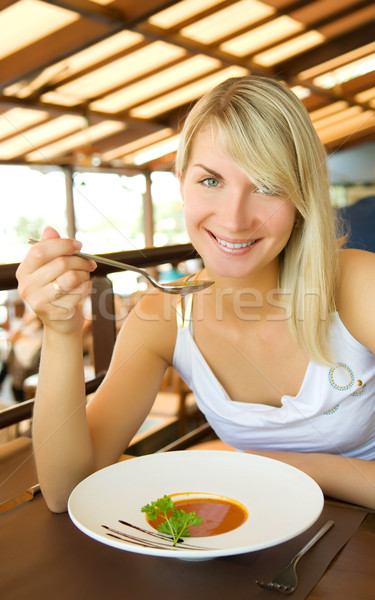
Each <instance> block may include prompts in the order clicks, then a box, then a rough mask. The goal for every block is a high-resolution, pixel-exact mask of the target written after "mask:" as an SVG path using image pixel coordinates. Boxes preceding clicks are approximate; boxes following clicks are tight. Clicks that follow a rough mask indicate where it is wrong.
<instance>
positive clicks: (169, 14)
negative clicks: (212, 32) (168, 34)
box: [148, 0, 218, 29]
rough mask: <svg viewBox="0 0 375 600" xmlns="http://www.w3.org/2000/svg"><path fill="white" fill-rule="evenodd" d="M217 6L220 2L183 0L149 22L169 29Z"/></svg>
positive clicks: (154, 16)
mask: <svg viewBox="0 0 375 600" xmlns="http://www.w3.org/2000/svg"><path fill="white" fill-rule="evenodd" d="M216 4H218V0H182V2H177V3H176V4H175V5H174V6H171V7H170V8H166V9H165V10H162V11H161V12H159V13H157V14H156V15H153V16H152V17H150V19H149V20H148V22H149V23H151V24H152V25H156V26H157V27H162V28H163V29H169V28H170V27H174V26H175V25H177V24H178V23H181V22H183V21H186V20H187V19H191V18H192V17H195V16H196V15H199V14H200V13H202V12H203V11H205V10H207V9H209V8H211V7H212V6H216Z"/></svg>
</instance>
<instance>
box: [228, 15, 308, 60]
mask: <svg viewBox="0 0 375 600" xmlns="http://www.w3.org/2000/svg"><path fill="white" fill-rule="evenodd" d="M304 28H305V26H304V25H303V24H302V23H300V22H299V21H296V20H295V19H291V18H290V17H288V16H286V15H284V16H282V17H278V18H276V19H273V20H272V21H270V22H269V23H265V24H264V25H259V27H256V28H255V29H253V30H252V31H248V32H246V33H243V34H241V35H239V36H237V37H234V38H232V39H231V40H228V41H227V42H224V43H223V44H221V45H220V50H223V51H224V52H229V53H230V54H234V55H235V56H245V55H247V54H252V53H254V52H257V51H258V50H260V49H261V48H262V47H263V46H268V45H269V44H275V43H277V42H279V41H280V40H282V39H284V38H286V37H287V36H289V35H293V34H295V33H299V32H300V31H302V30H303V29H304Z"/></svg>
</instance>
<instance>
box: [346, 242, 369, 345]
mask: <svg viewBox="0 0 375 600" xmlns="http://www.w3.org/2000/svg"><path fill="white" fill-rule="evenodd" d="M374 299H375V254H374V253H372V252H367V251H365V250H356V249H345V250H341V251H340V277H339V283H338V288H337V297H336V304H337V310H338V312H339V314H340V318H341V320H342V321H343V323H344V324H345V326H346V327H347V329H348V330H349V331H350V333H351V334H352V335H353V336H354V337H355V338H356V339H357V340H358V341H360V342H361V343H362V344H364V345H365V346H368V347H369V348H370V349H371V350H372V351H373V352H374V351H375V313H374V310H373V306H374Z"/></svg>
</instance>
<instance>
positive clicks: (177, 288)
mask: <svg viewBox="0 0 375 600" xmlns="http://www.w3.org/2000/svg"><path fill="white" fill-rule="evenodd" d="M28 241H29V244H37V243H38V242H39V240H34V239H33V238H29V240H28ZM75 254H76V256H80V257H81V258H86V259H88V260H89V259H91V260H94V261H95V262H98V263H102V264H103V265H108V266H110V267H115V268H116V269H122V270H123V271H134V272H135V273H139V274H140V275H142V276H143V277H146V279H148V280H149V282H150V283H151V284H152V285H153V286H154V287H156V288H157V289H158V290H161V291H162V292H167V293H168V294H180V295H182V296H186V294H194V293H195V292H200V291H201V290H204V289H205V288H206V287H209V286H210V285H212V284H213V283H214V282H213V281H209V280H208V279H207V280H205V281H203V280H200V279H193V280H192V281H177V282H175V283H158V282H157V281H156V280H155V279H154V278H153V277H151V275H150V274H149V273H148V272H147V271H145V269H140V268H139V267H134V266H133V265H126V264H125V263H122V262H119V261H117V260H112V259H110V258H104V257H103V256H97V255H96V254H85V253H84V252H76V253H75Z"/></svg>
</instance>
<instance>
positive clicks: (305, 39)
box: [254, 30, 325, 67]
mask: <svg viewBox="0 0 375 600" xmlns="http://www.w3.org/2000/svg"><path fill="white" fill-rule="evenodd" d="M324 41H325V37H324V35H322V34H321V33H319V31H315V30H311V31H307V32H306V33H303V34H302V35H299V36H298V37H295V38H293V39H292V40H288V41H287V42H283V43H282V44H279V45H278V46H275V47H274V48H271V49H270V50H266V51H265V52H262V53H260V54H256V55H255V56H254V61H255V62H257V63H258V64H259V65H262V66H264V67H270V66H272V65H275V64H277V63H280V62H282V61H283V60H286V59H288V58H291V57H292V56H296V55H297V54H301V52H306V50H310V48H314V47H315V46H318V45H319V44H322V43H323V42H324Z"/></svg>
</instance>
